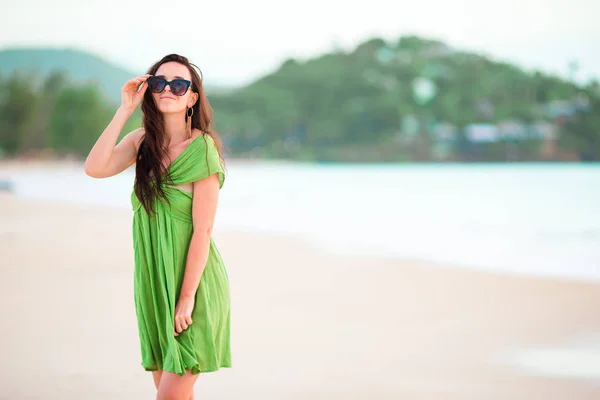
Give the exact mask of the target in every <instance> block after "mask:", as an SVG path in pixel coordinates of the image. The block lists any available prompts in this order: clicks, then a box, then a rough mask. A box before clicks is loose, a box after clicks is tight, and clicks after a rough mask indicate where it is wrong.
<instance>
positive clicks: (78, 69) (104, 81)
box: [0, 48, 229, 102]
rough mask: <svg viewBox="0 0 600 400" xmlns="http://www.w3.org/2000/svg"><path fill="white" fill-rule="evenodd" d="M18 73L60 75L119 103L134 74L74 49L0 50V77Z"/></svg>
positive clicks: (212, 88) (219, 89)
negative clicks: (93, 84) (91, 87)
mask: <svg viewBox="0 0 600 400" xmlns="http://www.w3.org/2000/svg"><path fill="white" fill-rule="evenodd" d="M15 70H19V71H23V72H27V73H36V74H39V76H40V78H42V79H43V78H46V77H47V76H48V75H50V73H52V72H56V71H63V72H64V73H65V74H66V76H68V77H69V79H70V80H72V81H73V82H87V83H96V84H97V85H98V87H99V88H100V90H101V92H102V95H103V96H104V97H106V98H107V99H109V100H110V101H114V102H119V101H120V99H121V94H120V92H121V87H122V86H123V83H125V81H127V80H128V79H131V78H132V77H134V76H136V75H137V74H136V73H134V72H132V71H129V70H127V69H126V68H123V67H121V66H119V65H116V64H114V63H111V62H108V61H106V60H105V59H103V58H101V57H98V56H96V55H94V54H91V53H88V52H84V51H81V50H74V49H50V48H15V49H5V50H0V75H4V76H6V75H10V74H11V73H12V72H13V71H15ZM205 89H206V91H207V92H208V93H216V92H224V91H227V90H229V88H227V87H221V86H211V85H208V86H207V87H205Z"/></svg>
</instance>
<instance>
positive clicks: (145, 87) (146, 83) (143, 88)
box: [140, 82, 148, 96]
mask: <svg viewBox="0 0 600 400" xmlns="http://www.w3.org/2000/svg"><path fill="white" fill-rule="evenodd" d="M146 89H148V82H144V83H143V84H142V87H141V88H140V95H142V96H143V95H144V92H145V91H146Z"/></svg>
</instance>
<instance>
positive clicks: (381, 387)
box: [0, 195, 600, 400]
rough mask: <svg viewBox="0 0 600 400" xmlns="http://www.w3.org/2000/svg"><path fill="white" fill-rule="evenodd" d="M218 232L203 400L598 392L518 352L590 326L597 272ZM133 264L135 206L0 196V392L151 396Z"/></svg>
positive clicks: (598, 320) (598, 321) (598, 290)
mask: <svg viewBox="0 0 600 400" xmlns="http://www.w3.org/2000/svg"><path fill="white" fill-rule="evenodd" d="M215 240H216V243H217V245H218V246H219V248H220V250H221V253H222V255H223V257H224V259H225V262H226V265H227V268H228V271H229V275H230V279H231V286H232V307H233V308H232V309H233V314H232V323H233V326H232V335H233V336H232V346H233V364H234V365H233V368H232V369H223V370H221V371H219V372H215V373H211V374H206V375H203V376H201V377H200V379H199V380H198V383H197V385H196V398H198V399H260V400H267V399H277V400H284V399H285V400H288V399H303V400H304V399H328V400H331V399H344V400H349V399H445V400H449V399H477V400H482V399H485V400H488V399H510V400H513V399H543V400H553V399H561V400H562V399H569V400H575V399H598V398H600V385H599V384H598V380H597V375H596V377H594V376H588V379H582V378H585V376H584V377H582V376H579V375H577V374H575V376H569V375H564V374H563V375H560V374H553V373H548V376H535V375H533V374H532V373H531V371H530V369H527V368H521V367H519V366H517V365H515V364H514V363H515V362H516V361H517V359H516V358H515V357H516V356H515V354H523V353H521V349H532V348H533V349H536V348H539V349H552V348H553V347H557V348H562V346H563V345H564V343H567V342H569V340H571V338H573V337H577V336H579V335H586V334H590V335H593V334H597V333H598V332H600V312H598V306H599V305H600V284H598V283H589V284H585V283H575V282H563V281H558V280H550V279H535V278H525V277H515V276H511V277H509V276H501V275H492V274H489V273H483V272H474V271H472V270H461V269H455V268H439V267H436V266H435V265H432V264H426V263H414V262H410V263H409V262H401V261H381V260H375V259H369V258H356V257H339V256H333V255H329V254H324V253H321V252H319V251H317V250H315V249H314V248H312V247H310V246H308V245H307V244H305V243H303V242H302V241H299V240H297V239H294V238H287V237H271V236H261V235H249V234H236V233H224V232H217V233H216V234H215ZM132 273H133V254H132V242H131V213H130V212H129V211H127V210H121V209H113V208H108V207H96V206H93V207H92V206H78V207H73V206H65V205H62V204H58V203H52V202H48V201H40V200H24V199H17V198H13V197H11V196H9V195H0V315H1V316H2V320H1V322H0V338H1V340H0V355H1V357H0V399H11V400H13V399H15V400H16V399H103V400H104V399H153V398H154V396H155V390H154V387H153V384H152V378H151V375H150V373H148V372H145V371H143V370H142V368H141V366H140V359H139V347H138V338H137V330H136V321H135V312H134V308H133V288H132ZM530 354H532V353H530ZM538 359H539V358H538ZM548 360H549V359H546V361H542V363H543V364H544V363H545V364H551V363H553V362H554V361H548ZM521 361H522V362H521V365H525V364H527V362H529V363H531V360H529V361H527V360H525V361H523V360H521ZM570 362H573V361H572V359H571V361H570ZM582 362H585V360H583V359H582ZM575 363H577V362H576V361H575ZM577 365H579V364H577ZM534 369H535V368H534ZM540 373H541V372H540V371H539V368H538V370H537V372H536V374H540ZM594 379H596V380H594Z"/></svg>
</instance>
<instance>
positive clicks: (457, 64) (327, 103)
mask: <svg viewBox="0 0 600 400" xmlns="http://www.w3.org/2000/svg"><path fill="white" fill-rule="evenodd" d="M211 102H212V104H213V106H214V108H215V112H216V119H215V120H216V123H217V129H218V130H219V132H221V133H222V134H224V135H228V136H229V137H230V138H231V140H230V146H231V147H232V148H234V149H237V150H239V151H240V152H247V151H251V152H252V153H253V154H262V155H264V156H267V157H270V156H274V157H282V158H306V159H322V160H372V161H376V160H398V161H399V160H427V159H430V158H431V154H432V151H434V150H433V149H434V148H435V147H436V146H437V147H440V146H441V147H443V146H446V145H449V146H450V145H451V146H452V148H453V150H452V152H453V154H455V155H456V154H459V156H458V157H459V158H463V156H460V154H463V155H464V154H466V153H469V154H472V153H473V152H471V150H470V148H467V147H468V146H470V143H466V141H465V138H464V132H465V129H466V127H468V126H472V125H482V124H485V125H491V126H492V128H494V127H496V126H510V127H514V128H513V129H512V131H513V132H517V133H520V132H521V131H523V130H527V129H529V127H530V126H531V125H533V124H535V123H537V124H538V126H540V125H541V124H545V125H546V126H548V125H552V126H553V127H555V128H556V129H557V130H560V131H561V133H563V135H562V138H563V139H565V140H563V141H562V143H561V145H564V146H565V148H575V147H577V148H579V149H578V150H579V151H581V152H586V154H582V155H581V157H582V158H591V159H598V158H600V120H598V119H599V118H600V108H599V106H600V104H599V103H600V93H599V92H598V86H597V84H590V85H589V86H588V87H578V86H577V85H576V84H574V83H572V82H568V81H565V80H562V79H560V78H558V77H555V76H551V75H548V74H545V73H543V72H540V71H526V70H523V69H521V68H519V67H518V66H515V65H512V64H508V63H504V62H498V61H494V60H491V59H489V58H487V57H485V56H483V55H479V54H473V53H468V52H464V51H460V50H457V49H453V48H451V47H449V46H447V45H446V44H444V43H442V42H440V41H436V40H428V39H423V38H419V37H414V36H408V37H401V38H399V39H398V40H397V41H395V42H386V41H384V40H382V39H378V38H375V39H371V40H368V41H365V42H364V43H362V44H360V45H358V46H357V47H356V48H355V49H353V50H352V51H349V52H343V51H335V52H332V53H329V54H323V55H321V56H319V57H316V58H312V59H308V60H295V59H289V60H287V61H286V62H284V63H283V64H282V65H281V66H280V67H279V69H278V70H276V71H275V72H274V73H272V74H270V75H267V76H264V77H262V78H261V79H258V80H257V81H255V82H253V83H252V84H250V85H248V86H246V87H243V88H240V89H238V90H236V91H233V92H232V93H230V94H227V95H218V96H212V97H211ZM584 120H585V121H586V122H585V124H587V125H586V126H591V127H594V126H595V125H596V124H597V126H598V127H596V128H592V129H591V130H589V129H587V128H586V129H584V128H583V126H584V125H585V124H584V123H583V121H584ZM592 120H594V122H592ZM440 127H444V129H445V130H444V132H445V133H444V134H443V135H442V136H445V137H444V138H440V137H439V135H438V131H439V130H440V129H441V128H440ZM446 127H449V128H448V129H446ZM448 132H450V133H452V135H449V134H446V133H448ZM515 134H516V133H515ZM535 135H536V133H533V134H532V135H531V136H528V134H527V135H526V134H524V135H522V136H523V137H524V138H525V139H523V140H521V139H522V138H518V139H516V141H517V142H518V145H517V148H518V151H519V153H518V158H526V159H536V157H538V155H537V152H538V149H539V142H540V140H539V136H538V137H536V136H535ZM528 137H533V139H531V140H528V139H527V138H528ZM450 139H452V140H450ZM572 139H576V140H572ZM511 140H512V139H511ZM561 140H562V139H561ZM444 141H445V142H444ZM447 142H452V143H447ZM506 142H507V140H505V137H503V136H501V135H500V136H499V139H498V140H496V141H494V142H492V143H490V144H489V145H488V144H486V145H485V149H484V150H482V152H481V153H478V154H477V157H479V156H481V157H482V158H484V159H500V160H501V159H504V157H505V154H506V152H507V150H506ZM449 146H446V147H449ZM441 147H440V148H441ZM481 147H482V148H483V147H484V146H481ZM441 151H445V150H444V149H443V148H442V149H441ZM511 151H512V150H511ZM527 152H529V153H527ZM513 153H514V151H513ZM448 157H454V156H452V155H448ZM443 158H447V157H443Z"/></svg>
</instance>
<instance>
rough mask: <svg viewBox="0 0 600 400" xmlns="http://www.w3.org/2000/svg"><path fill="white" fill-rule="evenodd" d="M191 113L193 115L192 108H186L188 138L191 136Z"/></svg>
mask: <svg viewBox="0 0 600 400" xmlns="http://www.w3.org/2000/svg"><path fill="white" fill-rule="evenodd" d="M190 111H191V112H190ZM192 115H194V109H193V108H191V107H190V108H188V109H187V112H186V117H187V135H188V139H189V138H191V137H192Z"/></svg>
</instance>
